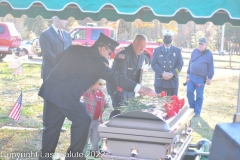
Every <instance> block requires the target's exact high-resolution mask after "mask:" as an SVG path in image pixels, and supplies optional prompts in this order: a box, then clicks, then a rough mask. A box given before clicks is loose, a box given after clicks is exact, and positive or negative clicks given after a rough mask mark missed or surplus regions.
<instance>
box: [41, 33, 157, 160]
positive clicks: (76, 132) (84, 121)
mask: <svg viewBox="0 0 240 160" xmlns="http://www.w3.org/2000/svg"><path fill="white" fill-rule="evenodd" d="M118 45H119V43H118V42H116V41H114V40H112V39H111V38H109V37H107V36H105V35H104V34H102V33H101V34H100V37H99V38H98V40H97V41H96V42H95V43H94V45H93V46H91V47H87V46H74V45H72V46H70V47H69V48H68V49H66V50H65V51H64V52H62V53H61V54H60V55H58V57H57V65H56V66H55V67H54V69H53V70H52V71H51V73H50V75H49V76H48V77H47V78H46V79H45V80H44V82H43V84H42V86H41V88H40V91H39V96H41V97H42V98H43V99H44V100H45V101H46V104H45V105H44V110H45V112H44V114H45V115H44V117H45V123H44V124H45V130H44V131H43V135H42V149H41V152H40V153H41V155H40V158H39V159H44V160H46V159H47V160H48V159H49V160H51V159H52V157H51V155H53V154H54V152H55V149H56V146H57V143H58V139H59V136H60V130H61V127H62V125H63V122H64V119H65V117H67V118H68V119H69V120H70V121H71V122H72V124H71V143H70V146H69V148H68V150H67V153H66V158H65V160H84V159H85V158H84V157H83V149H84V146H85V144H86V140H87V136H88V130H89V126H90V123H91V118H90V116H89V114H88V113H87V111H86V107H85V105H84V104H83V103H82V102H80V101H79V96H81V95H83V93H84V92H86V91H87V90H88V89H89V88H90V87H91V86H92V85H93V84H94V83H96V81H97V80H98V79H104V80H106V81H108V82H110V83H113V84H116V85H117V86H120V87H122V88H123V89H124V90H126V91H135V92H139V93H142V94H145V95H148V96H151V97H155V96H156V93H155V92H154V91H153V90H152V89H150V88H147V87H144V86H141V85H140V84H137V83H136V82H134V81H132V80H130V79H128V78H127V77H124V76H121V75H119V74H117V73H116V72H115V71H113V70H111V69H110V68H109V67H108V60H107V59H108V57H109V54H110V53H112V52H113V51H114V49H115V48H116V47H117V46H118Z"/></svg>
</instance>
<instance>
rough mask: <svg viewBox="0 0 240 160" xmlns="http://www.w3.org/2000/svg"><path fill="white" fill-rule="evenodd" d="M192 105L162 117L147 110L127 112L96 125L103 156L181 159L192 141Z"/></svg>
mask: <svg viewBox="0 0 240 160" xmlns="http://www.w3.org/2000/svg"><path fill="white" fill-rule="evenodd" d="M193 115H194V111H193V109H190V108H189V107H188V106H184V107H183V108H182V109H181V110H180V111H179V113H178V114H177V115H175V116H174V117H172V118H170V119H168V120H164V119H163V117H162V116H161V114H156V113H154V112H147V111H145V112H144V111H131V112H126V113H123V114H120V115H117V116H115V117H112V118H111V119H110V120H109V121H107V122H105V123H103V124H102V125H100V126H99V127H98V130H99V132H100V136H101V137H102V138H103V139H104V141H103V146H102V151H104V153H103V157H102V159H104V160H113V159H114V160H115V159H116V160H127V159H137V160H159V159H162V160H165V159H166V160H180V159H181V157H182V156H183V154H184V152H185V150H186V149H187V147H188V144H189V143H190V141H191V138H192V137H191V132H192V129H191V127H190V126H189V124H190V123H189V122H190V120H191V118H192V117H193Z"/></svg>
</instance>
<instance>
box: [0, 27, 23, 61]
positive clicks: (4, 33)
mask: <svg viewBox="0 0 240 160" xmlns="http://www.w3.org/2000/svg"><path fill="white" fill-rule="evenodd" d="M21 41H22V38H21V35H20V33H19V32H18V30H17V29H16V27H15V25H14V23H10V22H0V60H1V59H3V58H4V57H5V56H6V55H7V54H15V53H16V52H17V48H18V47H19V46H20V44H21Z"/></svg>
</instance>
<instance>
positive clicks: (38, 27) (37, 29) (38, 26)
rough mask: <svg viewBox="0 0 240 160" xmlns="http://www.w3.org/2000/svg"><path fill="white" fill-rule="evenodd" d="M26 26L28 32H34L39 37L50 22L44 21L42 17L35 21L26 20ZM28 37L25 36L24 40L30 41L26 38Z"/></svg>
mask: <svg viewBox="0 0 240 160" xmlns="http://www.w3.org/2000/svg"><path fill="white" fill-rule="evenodd" d="M24 25H25V26H26V28H27V31H28V32H30V31H33V32H34V33H35V34H36V36H39V35H40V33H41V32H42V31H43V30H45V29H47V27H48V21H47V20H45V19H43V18H42V17H41V16H37V17H36V18H35V19H30V18H27V19H25V21H24ZM28 35H29V34H28ZM28 35H24V37H23V38H24V39H28V37H26V36H28Z"/></svg>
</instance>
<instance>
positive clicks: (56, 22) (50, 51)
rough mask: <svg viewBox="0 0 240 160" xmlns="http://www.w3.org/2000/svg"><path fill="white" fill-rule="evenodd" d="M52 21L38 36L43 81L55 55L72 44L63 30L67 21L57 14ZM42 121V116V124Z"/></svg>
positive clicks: (54, 59)
mask: <svg viewBox="0 0 240 160" xmlns="http://www.w3.org/2000/svg"><path fill="white" fill-rule="evenodd" d="M52 21H53V24H52V25H51V26H50V27H49V28H48V29H46V30H45V31H43V32H42V33H41V34H40V38H39V42H40V47H41V51H42V57H43V60H42V71H41V78H42V79H43V81H44V80H45V79H46V78H47V77H48V75H49V74H50V72H51V71H52V69H53V68H54V67H55V65H56V63H57V61H56V57H57V55H59V54H60V53H61V52H63V51H64V50H66V49H67V48H68V47H69V46H70V45H71V44H72V39H71V37H70V34H69V33H68V32H67V31H65V30H63V29H64V28H65V27H66V24H67V21H66V20H60V19H59V18H58V17H57V16H54V17H53V18H52ZM44 106H45V102H44ZM43 115H44V114H43ZM44 123H45V122H44V116H43V125H44ZM43 129H44V128H43ZM62 131H63V132H64V131H65V129H62Z"/></svg>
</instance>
